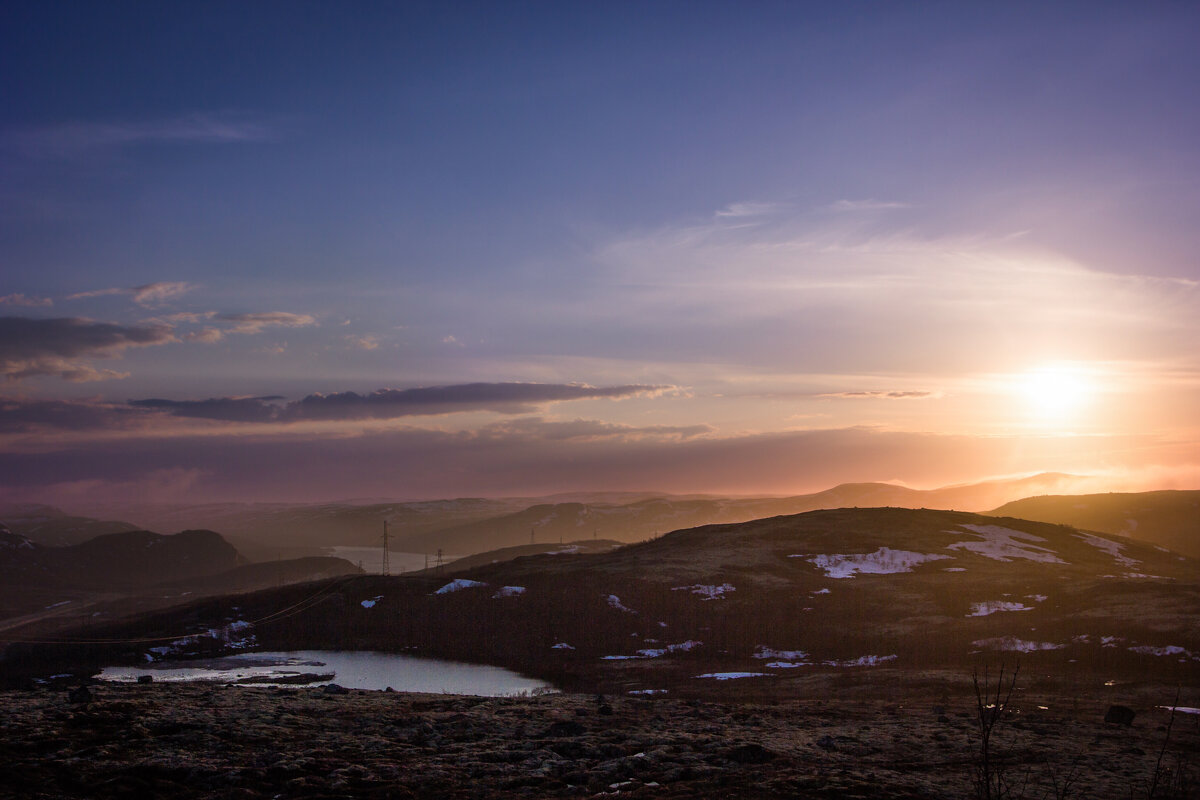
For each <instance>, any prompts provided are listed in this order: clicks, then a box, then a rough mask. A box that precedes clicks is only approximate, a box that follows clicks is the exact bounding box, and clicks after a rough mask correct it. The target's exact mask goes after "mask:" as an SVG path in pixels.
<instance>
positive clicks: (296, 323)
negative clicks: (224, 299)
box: [216, 311, 317, 334]
mask: <svg viewBox="0 0 1200 800" xmlns="http://www.w3.org/2000/svg"><path fill="white" fill-rule="evenodd" d="M216 319H218V320H220V321H222V322H230V323H233V325H232V327H231V328H230V330H229V333H242V334H253V333H262V332H263V331H264V330H266V329H267V328H304V327H307V326H309V325H316V324H317V320H316V317H313V316H311V315H309V314H292V313H290V312H287V311H262V312H258V313H250V314H218V315H217V316H216Z"/></svg>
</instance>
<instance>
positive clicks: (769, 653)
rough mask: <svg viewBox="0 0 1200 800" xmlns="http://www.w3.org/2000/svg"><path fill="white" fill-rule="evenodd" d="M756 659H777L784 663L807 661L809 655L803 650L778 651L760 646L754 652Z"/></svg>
mask: <svg viewBox="0 0 1200 800" xmlns="http://www.w3.org/2000/svg"><path fill="white" fill-rule="evenodd" d="M754 658H762V659H767V658H777V659H780V660H782V661H807V660H808V653H806V652H804V651H803V650H776V649H775V648H773V647H767V646H766V645H762V644H760V645H759V646H758V649H756V650H755V651H754Z"/></svg>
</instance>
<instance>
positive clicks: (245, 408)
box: [129, 395, 283, 422]
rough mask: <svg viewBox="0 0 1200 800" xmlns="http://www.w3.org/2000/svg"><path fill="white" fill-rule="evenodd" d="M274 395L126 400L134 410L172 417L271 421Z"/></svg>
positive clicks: (279, 398) (276, 409)
mask: <svg viewBox="0 0 1200 800" xmlns="http://www.w3.org/2000/svg"><path fill="white" fill-rule="evenodd" d="M282 399H283V398H282V397H280V396H278V395H270V396H266V397H213V398H209V399H208V400H160V399H157V398H150V399H147V400H130V401H129V405H130V406H132V407H134V408H144V409H149V410H152V411H163V412H166V413H168V414H170V415H171V416H175V417H190V418H193V419H213V420H223V421H225V422H271V421H273V420H274V419H276V418H277V417H278V412H279V407H278V406H275V405H272V403H273V402H274V401H277V400H282Z"/></svg>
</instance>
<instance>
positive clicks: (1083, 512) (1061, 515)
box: [992, 491, 1200, 558]
mask: <svg viewBox="0 0 1200 800" xmlns="http://www.w3.org/2000/svg"><path fill="white" fill-rule="evenodd" d="M992 513H993V514H997V515H1008V516H1014V517H1021V518H1022V519H1032V520H1039V521H1042V522H1057V523H1061V524H1065V525H1074V526H1075V527H1077V528H1084V529H1086V530H1091V531H1102V532H1104V533H1116V534H1120V535H1121V536H1128V537H1129V538H1130V539H1137V540H1139V541H1143V542H1149V543H1151V544H1156V545H1161V546H1162V547H1165V548H1167V549H1168V550H1174V551H1175V552H1177V553H1183V554H1184V555H1188V556H1191V557H1192V558H1200V491H1161V492H1135V493H1128V494H1124V493H1109V494H1083V495H1045V496H1042V497H1027V498H1025V499H1023V500H1016V501H1014V502H1011V503H1006V504H1005V505H1002V506H1000V507H999V508H997V509H996V510H995V511H993V512H992Z"/></svg>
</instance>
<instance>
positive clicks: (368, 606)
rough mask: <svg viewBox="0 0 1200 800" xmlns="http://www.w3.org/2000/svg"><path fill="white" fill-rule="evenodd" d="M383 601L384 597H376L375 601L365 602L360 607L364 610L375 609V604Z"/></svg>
mask: <svg viewBox="0 0 1200 800" xmlns="http://www.w3.org/2000/svg"><path fill="white" fill-rule="evenodd" d="M382 599H383V595H376V596H375V599H373V600H363V601H362V602H361V603H360V604H359V605H361V606H362V607H363V608H374V607H375V604H376V603H378V602H379V601H380V600H382Z"/></svg>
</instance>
